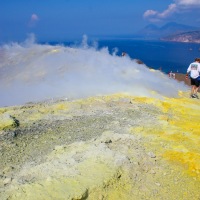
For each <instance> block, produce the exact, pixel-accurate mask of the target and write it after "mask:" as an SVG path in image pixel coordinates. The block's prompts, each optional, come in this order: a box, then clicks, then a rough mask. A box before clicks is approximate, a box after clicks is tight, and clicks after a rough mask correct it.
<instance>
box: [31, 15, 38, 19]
mask: <svg viewBox="0 0 200 200" xmlns="http://www.w3.org/2000/svg"><path fill="white" fill-rule="evenodd" d="M38 20H39V17H38V16H37V15H36V14H32V15H31V21H38Z"/></svg>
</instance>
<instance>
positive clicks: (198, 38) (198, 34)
mask: <svg viewBox="0 0 200 200" xmlns="http://www.w3.org/2000/svg"><path fill="white" fill-rule="evenodd" d="M161 40H164V41H173V42H190V43H200V31H190V32H184V33H180V34H175V35H170V36H167V37H163V38H161Z"/></svg>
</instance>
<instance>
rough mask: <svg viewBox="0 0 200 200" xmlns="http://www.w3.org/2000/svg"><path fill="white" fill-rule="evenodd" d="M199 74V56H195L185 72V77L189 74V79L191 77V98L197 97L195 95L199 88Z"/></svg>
mask: <svg viewBox="0 0 200 200" xmlns="http://www.w3.org/2000/svg"><path fill="white" fill-rule="evenodd" d="M199 74H200V59H199V58H195V61H194V62H192V63H191V64H190V65H189V67H188V69H187V74H186V77H187V76H188V75H189V76H190V79H191V86H192V87H191V97H192V98H199V97H198V95H197V91H198V88H199V84H200V83H199V80H198V77H199Z"/></svg>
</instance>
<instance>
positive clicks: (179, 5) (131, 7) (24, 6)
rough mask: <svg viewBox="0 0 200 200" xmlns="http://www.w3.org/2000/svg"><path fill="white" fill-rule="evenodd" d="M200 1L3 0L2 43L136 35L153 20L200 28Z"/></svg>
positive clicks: (0, 12)
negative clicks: (30, 37) (31, 37)
mask: <svg viewBox="0 0 200 200" xmlns="http://www.w3.org/2000/svg"><path fill="white" fill-rule="evenodd" d="M199 9H200V0H145V1H142V0H115V1H114V0H101V1H100V0H0V42H1V43H2V42H8V41H23V40H24V39H25V38H27V35H28V34H30V33H34V34H35V36H36V38H37V40H39V41H52V40H54V41H65V40H69V39H72V40H73V39H78V38H79V39H80V38H82V36H83V35H84V34H86V35H88V37H92V36H95V37H99V36H102V35H120V34H133V33H135V32H136V31H138V30H140V29H142V28H143V27H144V26H146V25H148V24H150V23H153V24H156V25H158V26H161V25H163V24H165V23H167V22H172V21H173V22H177V23H182V24H186V25H192V26H197V27H200V12H199Z"/></svg>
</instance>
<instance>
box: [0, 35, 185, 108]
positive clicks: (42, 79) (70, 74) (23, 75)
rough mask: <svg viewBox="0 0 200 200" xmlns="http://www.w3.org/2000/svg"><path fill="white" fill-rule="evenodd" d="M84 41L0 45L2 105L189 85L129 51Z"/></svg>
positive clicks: (168, 92) (172, 92) (166, 92)
mask: <svg viewBox="0 0 200 200" xmlns="http://www.w3.org/2000/svg"><path fill="white" fill-rule="evenodd" d="M85 40H86V38H84V41H83V47H73V48H72V47H66V46H62V45H57V46H51V45H40V44H35V43H32V42H30V43H28V42H25V43H23V44H17V43H14V44H11V45H4V46H2V47H0V94H1V98H0V106H10V105H17V104H24V103H26V102H30V101H31V102H33V101H40V100H45V99H49V98H58V97H66V98H81V97H88V96H94V95H106V94H112V93H118V92H120V93H128V94H132V95H137V96H157V97H161V96H169V97H174V96H176V95H177V94H178V90H186V89H188V87H187V86H185V85H184V84H183V83H178V82H177V81H175V80H170V79H169V78H168V77H167V75H165V74H163V73H162V72H160V71H151V70H150V69H149V68H148V67H147V66H145V65H144V64H138V63H137V62H136V61H135V60H132V59H131V58H129V57H128V56H126V57H119V56H117V55H116V53H113V55H111V54H109V52H108V49H107V48H102V49H100V50H97V49H96V48H94V47H88V45H87V43H86V41H85ZM30 41H33V40H30ZM152 91H155V92H154V93H152Z"/></svg>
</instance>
